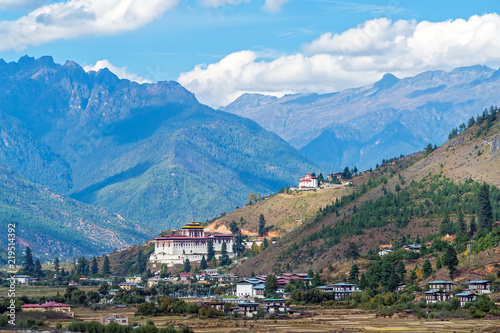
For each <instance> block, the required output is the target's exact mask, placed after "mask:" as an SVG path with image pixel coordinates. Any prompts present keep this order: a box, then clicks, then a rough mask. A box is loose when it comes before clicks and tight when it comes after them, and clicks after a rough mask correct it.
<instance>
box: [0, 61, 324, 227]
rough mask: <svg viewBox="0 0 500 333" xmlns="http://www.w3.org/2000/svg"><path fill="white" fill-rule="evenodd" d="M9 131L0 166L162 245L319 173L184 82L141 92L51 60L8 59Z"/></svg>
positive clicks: (0, 81) (4, 109) (5, 127)
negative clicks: (184, 228) (159, 237)
mask: <svg viewBox="0 0 500 333" xmlns="http://www.w3.org/2000/svg"><path fill="white" fill-rule="evenodd" d="M0 126H1V127H0V163H3V164H5V165H7V166H9V167H10V168H12V169H13V170H14V171H17V172H19V173H20V174H21V175H22V176H24V177H26V178H27V179H29V180H30V181H32V182H35V183H39V184H41V185H43V186H45V187H49V188H50V191H53V192H56V193H59V194H64V195H69V196H71V197H73V198H74V199H77V200H80V201H83V202H86V203H89V204H93V205H97V206H100V207H104V208H106V209H107V210H109V211H112V212H115V213H119V214H120V215H121V216H123V218H125V219H127V220H133V221H135V222H134V223H137V224H138V225H142V226H143V227H144V228H146V229H148V230H150V231H151V232H152V233H153V236H154V233H157V232H158V231H161V230H165V229H167V228H173V227H178V226H179V225H181V224H183V223H186V222H189V221H191V220H196V221H203V220H205V219H209V218H212V217H213V216H215V215H218V214H220V213H221V212H224V211H227V212H229V211H231V210H233V209H234V208H235V207H236V206H237V205H242V204H244V203H245V201H246V200H247V197H248V194H249V193H252V192H254V193H258V192H260V193H262V194H263V195H264V194H269V193H273V192H275V191H277V190H278V189H279V188H281V187H282V186H285V185H287V184H290V183H292V182H295V180H296V179H297V177H299V175H301V174H303V173H305V172H307V171H309V170H317V167H316V166H315V165H314V164H313V163H311V162H310V161H309V160H308V159H307V158H305V157H304V156H303V155H302V154H300V153H299V152H298V151H296V150H295V149H294V148H292V147H291V146H290V145H289V144H287V143H286V142H285V141H284V140H282V139H281V138H279V137H278V136H277V135H275V134H273V133H270V132H268V131H266V130H264V129H263V128H261V127H260V126H259V125H258V124H256V123H255V122H253V121H251V120H249V119H245V118H241V117H239V116H236V115H233V114H230V113H226V112H221V111H216V110H213V109H211V108H209V107H207V106H205V105H202V104H200V103H199V102H198V101H197V100H196V98H195V97H194V95H193V94H192V93H190V92H189V91H187V90H186V89H184V88H183V87H182V86H180V85H179V84H178V83H176V82H159V83H157V84H142V85H140V84H137V83H135V82H131V81H128V80H120V79H118V78H117V76H116V75H114V74H113V73H111V72H110V71H109V70H107V69H103V70H100V71H98V72H93V71H91V72H88V73H87V72H85V71H84V69H83V68H82V67H80V66H79V65H78V64H76V63H74V62H66V63H65V64H64V65H59V64H55V63H54V62H53V60H52V58H51V57H41V58H39V59H34V58H30V57H27V56H25V57H22V58H21V59H19V61H18V62H17V63H16V62H12V63H6V62H4V61H3V60H0ZM4 209H6V208H5V207H4Z"/></svg>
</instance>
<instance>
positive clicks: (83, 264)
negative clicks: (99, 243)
mask: <svg viewBox="0 0 500 333" xmlns="http://www.w3.org/2000/svg"><path fill="white" fill-rule="evenodd" d="M76 273H77V274H80V275H83V276H88V275H90V266H89V262H88V261H87V259H85V257H80V258H78V264H77V265H76Z"/></svg>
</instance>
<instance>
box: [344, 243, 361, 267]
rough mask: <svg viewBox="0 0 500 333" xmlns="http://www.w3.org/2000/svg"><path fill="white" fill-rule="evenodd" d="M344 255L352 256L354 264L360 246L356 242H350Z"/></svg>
mask: <svg viewBox="0 0 500 333" xmlns="http://www.w3.org/2000/svg"><path fill="white" fill-rule="evenodd" d="M344 255H345V256H346V257H347V258H351V266H352V265H353V264H354V260H355V259H357V258H358V257H359V250H358V246H357V245H356V244H355V243H353V242H350V243H349V246H348V247H347V250H345V252H344Z"/></svg>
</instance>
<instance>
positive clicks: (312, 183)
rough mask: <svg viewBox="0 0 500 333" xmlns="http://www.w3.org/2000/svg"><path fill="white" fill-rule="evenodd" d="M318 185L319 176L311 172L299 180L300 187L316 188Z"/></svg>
mask: <svg viewBox="0 0 500 333" xmlns="http://www.w3.org/2000/svg"><path fill="white" fill-rule="evenodd" d="M318 186H319V182H318V177H316V176H313V175H311V174H310V173H307V175H306V176H305V177H304V178H300V180H299V188H300V189H306V188H316V187H318Z"/></svg>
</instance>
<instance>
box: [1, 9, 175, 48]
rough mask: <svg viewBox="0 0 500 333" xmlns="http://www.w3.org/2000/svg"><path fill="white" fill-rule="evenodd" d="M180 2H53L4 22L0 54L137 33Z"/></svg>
mask: <svg viewBox="0 0 500 333" xmlns="http://www.w3.org/2000/svg"><path fill="white" fill-rule="evenodd" d="M26 1H28V0H26ZM178 1H179V0H69V1H67V2H57V3H53V4H50V5H47V6H43V7H40V8H37V9H35V10H33V11H32V12H30V13H29V14H27V15H25V16H23V17H21V18H19V19H17V20H15V21H1V22H0V51H3V50H10V49H15V50H23V49H25V48H26V47H28V46H31V45H40V44H43V43H46V42H50V41H54V40H58V39H70V38H76V37H80V36H88V35H107V34H115V33H118V32H121V31H126V30H134V29H137V28H138V27H140V26H143V25H145V24H147V23H149V22H151V21H153V20H156V19H158V18H159V17H160V16H161V15H162V14H163V13H164V12H165V11H167V10H169V9H172V8H173V7H175V6H176V5H177V3H178ZM31 2H32V1H31Z"/></svg>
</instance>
